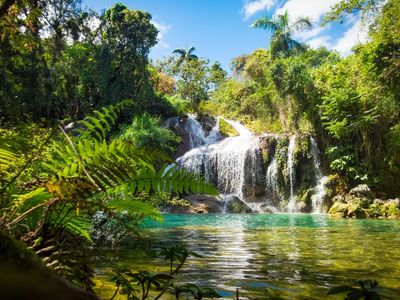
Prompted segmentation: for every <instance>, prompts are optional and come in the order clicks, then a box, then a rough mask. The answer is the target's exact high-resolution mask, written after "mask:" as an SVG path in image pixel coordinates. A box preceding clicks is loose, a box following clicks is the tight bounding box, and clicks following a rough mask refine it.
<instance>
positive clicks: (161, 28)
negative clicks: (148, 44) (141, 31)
mask: <svg viewBox="0 0 400 300" xmlns="http://www.w3.org/2000/svg"><path fill="white" fill-rule="evenodd" d="M153 24H154V26H155V27H156V28H157V29H158V36H157V39H158V43H157V45H156V46H155V48H169V44H168V43H167V42H166V41H165V35H166V34H167V33H168V31H169V30H170V29H171V26H170V25H164V24H161V23H158V22H156V21H153Z"/></svg>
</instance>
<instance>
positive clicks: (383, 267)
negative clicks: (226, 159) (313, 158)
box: [97, 214, 400, 299]
mask: <svg viewBox="0 0 400 300" xmlns="http://www.w3.org/2000/svg"><path fill="white" fill-rule="evenodd" d="M164 217H165V221H164V223H162V224H157V223H154V222H147V223H145V224H144V225H143V230H144V231H146V232H147V233H148V234H149V236H150V238H149V239H150V240H149V242H150V246H149V247H150V250H151V251H149V248H140V247H139V248H135V249H118V250H112V251H111V250H107V249H105V250H104V253H105V255H106V256H107V257H110V258H114V259H113V261H114V262H115V263H116V264H118V265H120V266H123V267H128V268H130V269H133V270H143V269H146V270H150V271H153V272H154V271H156V272H159V271H163V270H165V267H164V263H163V262H162V261H161V260H159V259H156V258H155V253H156V252H157V250H158V249H160V247H161V246H165V245H173V244H176V243H180V244H184V245H186V246H187V247H188V248H189V249H190V250H192V251H195V252H197V253H199V254H201V255H202V256H203V258H200V259H199V258H194V259H190V260H189V261H188V264H187V265H186V268H184V269H183V270H182V272H181V274H180V275H179V276H178V277H177V280H179V281H181V282H192V283H197V284H201V285H206V286H211V287H214V288H217V289H219V290H221V291H226V292H227V294H226V296H230V295H231V294H229V293H233V292H234V291H235V290H236V287H239V288H240V289H241V293H242V294H243V296H246V297H249V298H252V299H253V298H254V297H265V296H266V295H270V296H272V295H273V294H279V295H281V296H283V297H289V298H291V299H304V298H308V299H319V298H321V297H324V295H326V292H327V290H328V289H329V288H330V287H332V286H335V285H341V284H347V283H348V282H349V281H351V280H355V279H375V280H378V281H379V283H380V285H381V286H382V287H384V288H385V293H386V295H388V296H389V297H391V298H392V299H400V292H399V289H400V280H399V279H400V251H399V250H398V249H399V246H400V221H393V220H330V219H328V218H327V217H326V216H325V215H318V214H312V215H305V214H293V215H290V214H286V215H285V214H282V215H229V214H209V215H165V216H164ZM107 268H108V267H107V266H106V265H105V264H101V263H100V264H99V268H98V270H97V272H98V274H100V275H101V276H102V278H106V277H107V276H108V269H107ZM107 289H110V285H104V288H103V290H102V291H101V293H102V294H103V295H106V294H107ZM109 292H110V293H111V294H112V291H111V290H110V291H109ZM110 293H108V294H110ZM108 294H107V295H108ZM105 298H106V296H105ZM332 299H335V298H334V297H333V298H332Z"/></svg>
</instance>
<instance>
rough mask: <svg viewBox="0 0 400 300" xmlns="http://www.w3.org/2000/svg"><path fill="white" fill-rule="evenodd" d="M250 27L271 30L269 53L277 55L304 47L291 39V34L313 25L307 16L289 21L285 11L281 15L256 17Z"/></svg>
mask: <svg viewBox="0 0 400 300" xmlns="http://www.w3.org/2000/svg"><path fill="white" fill-rule="evenodd" d="M251 27H252V28H262V29H265V30H270V31H271V33H272V37H271V42H270V49H271V54H272V55H273V56H277V55H279V54H287V53H289V52H290V51H291V50H293V49H297V50H302V49H304V46H303V45H302V44H301V43H299V42H297V41H295V40H294V39H293V35H294V34H295V33H296V32H299V31H301V30H305V29H311V28H312V27H313V25H312V22H311V20H310V19H309V18H308V17H299V18H298V19H297V20H296V21H294V22H293V23H291V22H290V19H289V14H288V12H287V11H286V12H285V13H284V14H283V15H277V16H274V17H272V18H271V17H261V18H258V19H257V20H256V21H255V22H254V23H253V24H252V25H251Z"/></svg>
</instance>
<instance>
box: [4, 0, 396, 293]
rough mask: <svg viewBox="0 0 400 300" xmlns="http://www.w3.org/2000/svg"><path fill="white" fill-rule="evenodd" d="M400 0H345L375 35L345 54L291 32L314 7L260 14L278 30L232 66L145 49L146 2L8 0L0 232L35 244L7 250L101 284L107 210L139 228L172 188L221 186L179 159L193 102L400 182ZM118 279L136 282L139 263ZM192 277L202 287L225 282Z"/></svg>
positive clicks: (364, 176)
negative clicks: (102, 5)
mask: <svg viewBox="0 0 400 300" xmlns="http://www.w3.org/2000/svg"><path fill="white" fill-rule="evenodd" d="M377 11H378V12H379V13H376V12H377ZM399 11H400V2H399V1H397V0H389V1H370V0H355V1H353V0H351V1H350V0H343V1H341V2H340V3H339V4H338V5H336V6H334V7H333V9H332V11H331V12H330V13H329V14H328V15H327V16H326V18H325V22H331V21H335V20H338V21H341V20H343V18H345V17H346V15H347V14H350V13H354V12H358V13H362V14H363V17H364V20H365V22H366V23H367V24H369V40H368V42H367V43H365V44H362V45H358V46H356V47H355V48H354V49H353V53H352V54H351V55H349V56H347V57H342V56H340V55H339V54H338V53H337V52H334V51H330V50H328V49H325V48H319V49H311V48H310V47H308V46H307V45H303V44H301V43H299V42H297V41H296V40H295V39H294V38H293V33H294V32H296V31H297V30H303V29H307V28H310V27H311V25H312V24H311V23H310V22H309V20H308V19H305V18H301V19H299V20H297V21H296V23H294V24H290V23H289V16H288V15H287V14H284V15H281V16H277V17H276V18H274V19H271V18H268V17H264V18H261V19H259V20H257V21H256V22H255V23H254V26H253V27H258V28H263V29H268V30H271V32H272V39H271V42H270V44H269V45H266V47H265V49H256V50H255V51H254V52H253V53H251V54H247V55H243V56H240V57H236V58H234V59H233V60H232V75H231V76H228V73H227V72H226V71H225V70H223V69H222V67H221V65H220V64H219V63H218V62H214V63H212V64H211V63H210V61H209V60H208V59H207V58H203V57H201V56H199V55H197V54H195V48H194V47H190V48H189V49H183V48H182V49H176V50H175V51H174V52H173V53H171V55H170V56H169V57H166V58H164V59H162V60H160V61H157V62H151V61H149V58H148V55H149V51H150V49H151V48H152V47H153V46H154V45H156V43H157V29H156V28H155V26H154V25H153V23H152V22H151V15H150V14H149V13H147V12H143V11H139V10H130V9H128V8H127V7H126V6H125V5H123V4H115V5H113V6H112V7H111V8H109V9H107V10H105V11H104V12H103V13H101V14H98V13H96V12H94V11H91V10H87V9H84V8H83V6H82V3H81V1H80V0H18V1H17V0H1V1H0V125H1V126H0V232H1V236H2V239H3V236H4V240H7V241H8V242H7V243H2V244H1V246H0V247H3V245H12V246H13V247H14V248H15V249H19V248H21V249H23V250H20V251H16V252H13V251H11V252H10V251H9V252H7V256H2V257H1V263H2V264H3V263H4V265H5V267H4V269H5V270H8V268H9V264H10V262H11V263H12V262H15V261H19V260H20V259H21V258H22V257H25V258H26V257H28V256H29V255H32V257H34V259H33V261H35V263H33V264H36V263H38V264H43V266H46V267H47V268H50V269H52V270H53V271H54V272H56V273H58V274H60V275H61V276H63V278H65V279H67V280H68V281H69V282H70V283H73V284H75V285H77V286H79V287H80V288H82V289H84V290H86V291H89V292H93V282H92V277H93V267H92V266H91V265H90V259H89V258H90V256H91V251H93V249H95V241H94V240H93V236H92V235H91V232H90V230H91V228H92V226H93V224H92V221H93V220H94V219H95V216H96V214H97V213H98V212H102V214H104V215H106V216H107V217H108V218H115V219H118V220H129V222H125V225H126V224H128V223H129V224H130V226H127V227H126V228H125V230H126V233H127V234H128V235H129V234H133V233H134V232H136V231H137V230H138V224H139V223H140V222H141V220H143V219H144V218H155V219H160V214H159V211H158V209H157V207H159V205H160V204H162V203H164V204H165V203H167V202H168V201H177V198H179V196H180V195H181V194H184V193H191V192H196V193H208V194H215V193H216V192H217V191H216V189H215V187H213V186H212V185H210V184H208V183H206V182H204V180H203V179H202V178H199V177H197V176H195V175H191V174H187V173H186V172H185V171H184V170H179V169H177V168H167V165H168V163H170V162H171V158H170V157H171V155H172V154H173V153H174V151H175V149H176V146H177V144H178V143H179V137H177V136H176V135H175V134H174V133H173V132H171V131H169V130H167V129H165V128H163V127H162V121H163V120H164V119H165V118H167V117H169V116H175V115H185V114H187V113H189V112H197V113H203V114H205V113H210V114H213V115H223V116H226V117H230V118H235V119H238V120H241V121H243V122H244V123H246V124H247V125H248V126H249V127H250V128H252V129H253V130H254V131H256V132H267V131H268V132H288V133H295V132H309V133H313V134H316V136H318V137H319V139H320V141H319V143H320V145H321V147H322V148H323V150H324V153H325V162H326V163H325V164H326V170H327V172H328V173H329V174H331V178H333V179H334V180H336V181H338V182H339V183H338V186H340V187H341V188H342V189H344V190H345V189H349V188H351V187H353V186H354V185H356V184H358V183H364V182H365V183H368V184H369V185H370V186H372V187H373V188H374V189H375V190H376V191H380V192H382V193H386V194H387V195H390V196H398V195H399V193H400V116H399V112H400V109H399V104H400V103H399V99H400V31H399V28H400V14H399V13H398V12H399ZM260 34H262V33H261V32H260ZM123 212H124V213H126V214H127V215H125V216H123V218H121V214H122V213H123ZM123 223H124V222H123ZM100 226H101V224H100ZM77 245H78V246H77ZM10 247H11V246H10ZM14 248H13V249H14ZM71 249H73V250H74V253H71ZM0 250H2V253H6V251H5V250H6V249H2V248H0ZM3 250H4V251H3ZM180 251H181V252H179V253H181V254H182V253H184V254H185V255H186V254H187V253H186V252H184V251H183V250H180ZM182 251H183V252H182ZM26 253H29V255H28V254H26ZM186 257H187V256H186ZM186 257H185V259H186ZM178 260H179V259H178ZM180 261H181V262H182V261H183V262H184V261H185V260H180ZM126 274H127V273H121V272H120V273H119V275H120V276H122V277H123V278H125V279H126V276H125V275H126ZM136 275H137V274H136ZM141 275H144V274H141ZM138 276H139V275H138ZM128 277H129V276H128ZM131 278H132V277H131ZM135 278H136V277H135ZM136 279H137V278H136ZM136 279H135V280H136ZM147 279H148V278H147ZM147 279H146V280H147ZM161 279H164V280H165V279H166V278H161ZM119 280H120V281H119V285H118V284H117V285H118V286H119V287H120V286H121V287H122V286H123V287H124V288H125V291H126V288H128V289H129V287H130V286H131V282H130V280H131V279H127V280H126V281H121V280H122V279H121V278H119ZM167 280H168V278H167ZM146 284H147V285H148V286H150V285H151V284H150V283H149V281H146ZM185 288H187V291H190V293H192V294H193V295H197V296H195V297H197V298H196V299H201V298H202V297H204V295H203V294H204V293H206V292H209V293H210V294H213V291H211V290H207V289H205V290H204V289H203V290H201V289H199V288H198V287H193V286H189V287H185ZM169 290H170V292H172V293H178V290H177V289H176V287H175V289H174V287H173V286H169ZM128 292H129V293H132V291H128ZM142 292H143V293H144V294H145V293H146V290H142ZM164 292H165V291H164ZM202 295H203V296H202ZM213 295H214V296H215V294H213Z"/></svg>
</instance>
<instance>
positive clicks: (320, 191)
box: [310, 136, 328, 213]
mask: <svg viewBox="0 0 400 300" xmlns="http://www.w3.org/2000/svg"><path fill="white" fill-rule="evenodd" d="M310 144H311V154H312V157H313V162H314V166H315V182H316V183H317V185H316V186H315V193H314V194H313V195H312V197H311V203H312V212H313V213H322V212H323V211H322V209H323V207H322V205H323V201H324V197H325V195H326V190H325V183H326V181H327V180H328V177H327V176H323V174H322V170H321V161H320V159H319V151H318V146H317V142H316V140H315V139H314V138H313V137H312V136H310Z"/></svg>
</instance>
